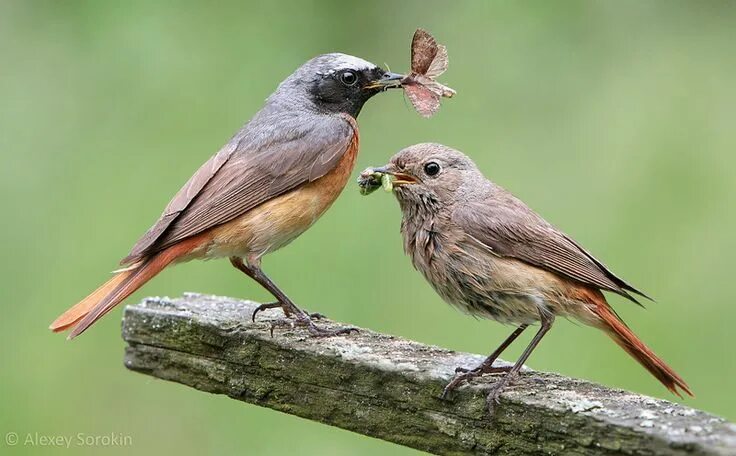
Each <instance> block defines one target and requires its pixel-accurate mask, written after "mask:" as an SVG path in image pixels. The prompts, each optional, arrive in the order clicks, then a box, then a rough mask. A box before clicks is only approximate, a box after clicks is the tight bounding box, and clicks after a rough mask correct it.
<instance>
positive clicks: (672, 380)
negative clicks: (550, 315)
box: [594, 296, 693, 397]
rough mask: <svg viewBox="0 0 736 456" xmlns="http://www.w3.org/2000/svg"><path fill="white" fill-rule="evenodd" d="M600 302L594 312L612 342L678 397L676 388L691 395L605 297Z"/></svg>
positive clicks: (678, 377)
mask: <svg viewBox="0 0 736 456" xmlns="http://www.w3.org/2000/svg"><path fill="white" fill-rule="evenodd" d="M601 298H602V299H604V298H603V296H601ZM602 304H603V305H601V303H600V302H598V303H596V306H595V308H594V311H595V313H596V314H597V315H598V316H599V317H600V319H601V329H603V330H604V331H606V333H607V334H608V335H609V336H611V338H612V339H613V340H614V342H616V343H617V344H618V345H619V346H621V348H623V349H624V350H626V353H628V354H629V355H631V356H632V357H633V358H634V359H635V360H637V361H638V362H639V364H641V365H642V366H644V368H645V369H646V370H648V371H649V372H650V373H651V374H652V375H654V376H655V377H656V378H657V380H659V381H660V382H662V384H663V385H664V386H665V387H666V388H667V389H668V390H670V391H671V392H673V393H674V394H676V395H678V396H679V397H682V395H681V394H680V392H679V391H678V390H677V388H680V389H681V390H683V391H684V392H685V393H687V394H689V395H690V396H693V393H692V391H690V387H689V386H687V383H685V380H683V379H682V377H680V376H679V375H677V373H676V372H675V371H674V370H672V368H671V367H670V366H668V365H667V363H665V362H664V361H662V359H660V358H659V357H658V356H657V355H655V354H654V352H653V351H652V350H650V349H649V347H647V346H646V345H644V342H642V341H641V340H640V339H639V338H638V337H636V334H634V333H633V332H632V331H631V330H630V329H629V327H628V326H626V323H624V322H623V321H621V319H620V318H619V317H618V315H616V314H615V313H614V312H613V310H612V309H611V308H610V307H609V306H608V304H607V303H606V302H605V299H604V300H603V302H602Z"/></svg>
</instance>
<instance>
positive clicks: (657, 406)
mask: <svg viewBox="0 0 736 456" xmlns="http://www.w3.org/2000/svg"><path fill="white" fill-rule="evenodd" d="M256 305H257V304H256V303H254V302H249V301H239V300H235V299H232V298H224V297H215V296H205V295H198V294H186V295H185V296H184V297H183V298H179V299H169V298H148V299H146V300H145V301H143V302H142V303H141V304H137V305H134V306H129V307H127V309H126V311H125V317H124V320H123V337H124V338H125V340H126V341H127V342H128V344H129V346H128V347H127V349H126V354H125V365H126V366H127V367H128V368H129V369H132V370H134V371H137V372H142V373H145V374H148V375H152V376H154V377H158V378H162V379H165V380H171V381H175V382H178V383H182V384H184V385H188V386H191V387H193V388H197V389H199V390H202V391H206V392H209V393H216V394H226V395H228V396H230V397H231V398H233V399H237V400H240V401H244V402H249V403H252V404H256V405H260V406H262V407H268V408H271V409H275V410H279V411H282V412H285V413H289V414H293V415H297V416H301V417H304V418H307V419H310V420H314V421H319V422H321V423H325V424H329V425H331V426H337V427H341V428H344V429H349V430H351V431H354V432H357V433H359V434H364V435H368V436H371V437H376V438H379V439H383V440H387V441H389V442H395V443H398V444H400V445H405V446H408V447H412V448H417V449H419V450H424V451H427V452H431V453H436V454H565V455H578V454H580V455H582V454H591V453H592V454H628V455H663V454H709V455H710V454H717V455H734V454H736V426H735V425H734V424H731V423H728V422H726V421H724V420H723V419H721V418H718V417H715V416H713V415H709V414H707V413H704V412H701V411H698V410H694V409H691V408H688V407H684V406H681V405H678V404H674V403H671V402H668V401H664V400H659V399H652V398H649V397H645V396H640V395H637V394H634V393H630V392H626V391H621V390H614V389H609V388H604V387H602V386H600V385H596V384H593V383H590V382H586V381H584V380H577V379H572V378H567V377H563V376H560V375H556V374H550V373H541V372H534V371H531V370H528V371H526V372H525V373H524V374H523V375H522V379H520V380H519V381H518V382H517V383H516V384H515V385H514V386H512V387H510V388H509V389H507V390H506V392H504V393H503V395H502V398H501V404H500V405H499V406H498V407H497V411H496V414H495V416H494V418H493V419H490V418H489V417H488V416H487V413H486V409H485V391H486V390H487V387H488V385H489V384H490V383H492V382H493V381H494V380H495V378H497V377H495V378H494V376H491V377H488V378H483V379H481V380H476V381H474V382H473V384H472V385H469V386H463V387H460V388H459V389H458V390H457V391H456V392H455V393H454V395H453V397H452V398H451V400H441V399H439V394H440V392H441V391H442V388H443V386H444V385H445V383H447V381H448V380H449V379H450V378H451V377H452V375H453V373H454V369H455V367H457V366H466V367H473V366H475V365H476V364H477V363H479V362H480V361H481V360H482V359H483V357H482V356H480V355H472V354H467V353H458V352H454V351H450V350H446V349H443V348H438V347H432V346H428V345H423V344H420V343H417V342H412V341H409V340H405V339H402V338H399V337H395V336H389V335H386V334H378V333H375V332H373V331H370V330H361V331H360V332H359V333H358V334H351V335H349V336H338V337H331V338H313V337H309V336H308V334H307V332H306V331H305V330H304V329H303V328H277V329H276V330H275V332H274V336H273V337H271V336H270V335H269V328H270V321H271V320H272V319H274V318H276V317H277V316H278V315H281V314H280V311H279V310H272V311H266V312H264V313H263V314H261V316H259V321H258V322H257V323H251V321H250V316H251V313H252V312H253V309H254V308H255V306H256ZM321 324H323V325H326V326H328V327H329V326H334V323H332V322H330V321H323V322H321Z"/></svg>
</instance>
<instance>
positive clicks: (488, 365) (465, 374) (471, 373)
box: [440, 324, 529, 399]
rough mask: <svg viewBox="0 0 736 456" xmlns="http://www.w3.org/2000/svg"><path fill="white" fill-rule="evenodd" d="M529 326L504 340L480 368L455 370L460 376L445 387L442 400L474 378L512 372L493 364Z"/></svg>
mask: <svg viewBox="0 0 736 456" xmlns="http://www.w3.org/2000/svg"><path fill="white" fill-rule="evenodd" d="M527 326H529V325H526V324H524V325H521V326H519V327H518V328H516V329H515V330H514V332H512V333H511V335H510V336H509V337H507V338H506V340H504V341H503V342H502V343H501V345H499V346H498V348H496V349H495V350H494V351H493V353H491V354H490V355H488V357H487V358H486V359H485V360H483V362H482V363H480V365H478V367H476V368H475V369H472V370H469V369H465V368H463V367H458V368H456V369H455V373H456V374H458V375H456V376H455V378H453V379H452V380H451V381H450V383H448V384H447V386H445V389H444V390H442V395H441V396H440V397H441V398H442V399H444V398H446V397H447V395H448V394H450V392H451V391H452V390H454V389H455V388H456V387H457V386H458V385H459V384H461V383H462V382H464V381H467V380H470V379H472V378H475V377H478V376H480V375H483V374H493V373H499V372H508V371H509V370H511V367H509V366H502V367H493V363H494V362H495V361H496V360H497V359H498V357H499V356H501V353H503V351H504V350H506V349H507V348H508V346H509V345H511V343H512V342H513V341H514V340H516V338H517V337H519V335H520V334H521V333H522V332H524V330H525V329H526V328H527Z"/></svg>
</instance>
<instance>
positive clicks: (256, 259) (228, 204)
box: [50, 53, 402, 338]
mask: <svg viewBox="0 0 736 456" xmlns="http://www.w3.org/2000/svg"><path fill="white" fill-rule="evenodd" d="M401 78H402V75H398V74H394V73H389V72H387V71H384V70H383V69H381V68H379V67H378V66H376V65H374V64H372V63H370V62H367V61H365V60H363V59H360V58H358V57H354V56H350V55H346V54H339V53H333V54H325V55H320V56H318V57H315V58H313V59H311V60H309V61H308V62H306V63H305V64H303V65H302V66H301V67H299V68H298V69H297V70H296V71H295V72H294V73H293V74H291V75H290V76H289V77H287V78H286V79H285V80H284V81H283V82H282V83H281V84H280V85H279V86H278V88H277V89H276V91H275V92H274V93H273V94H272V95H271V96H270V97H269V98H268V99H267V100H266V103H265V105H264V106H263V108H261V110H260V111H258V112H257V113H256V114H255V116H253V118H252V119H251V120H250V121H249V122H248V123H246V124H245V125H244V126H243V127H242V128H241V129H240V131H238V132H237V133H236V134H235V136H233V137H232V139H231V140H230V141H229V142H228V143H227V144H225V146H223V147H222V149H220V151H219V152H217V154H215V155H214V156H213V157H212V158H210V159H209V160H208V161H207V162H206V163H205V164H204V165H202V167H201V168H199V170H197V172H196V173H195V174H194V175H193V176H192V177H191V178H190V179H189V181H188V182H187V183H186V184H185V185H184V187H182V189H181V190H179V192H178V193H177V194H176V195H175V196H174V198H173V199H172V200H171V202H170V203H169V205H168V206H167V207H166V209H165V210H164V212H163V214H161V217H160V218H159V219H158V221H157V222H156V223H155V224H154V225H153V226H152V227H151V228H150V229H149V230H148V232H146V233H145V234H144V235H143V237H141V238H140V240H139V241H138V242H137V243H136V244H135V245H134V246H133V249H132V250H131V252H130V254H129V255H128V256H126V257H125V258H123V260H122V261H121V265H122V266H123V269H121V270H118V271H116V274H115V275H114V276H113V277H112V278H111V279H110V280H109V281H107V282H106V283H104V284H103V285H102V286H100V287H99V288H98V289H97V290H95V291H94V292H92V294H90V295H89V296H87V297H86V298H84V299H83V300H82V301H80V302H79V303H78V304H76V305H75V306H73V307H72V308H70V309H69V310H67V311H66V312H64V313H63V314H62V315H61V316H60V317H59V318H57V319H56V320H55V321H54V322H53V323H52V324H51V326H50V329H51V330H53V331H55V332H56V331H64V330H67V329H71V333H70V334H69V338H73V337H75V336H78V335H79V334H81V333H82V332H84V331H85V330H86V329H87V328H89V327H90V326H91V325H92V324H93V323H95V322H96V321H97V320H99V319H100V318H101V317H102V316H104V315H105V314H106V313H108V312H109V311H110V310H111V309H112V308H113V307H115V305H117V304H118V303H120V302H121V301H123V300H124V299H125V298H126V297H128V296H129V295H130V294H131V293H133V292H134V291H136V290H137V289H138V288H140V287H141V286H142V285H143V284H145V283H146V282H147V281H149V280H150V279H151V278H152V277H154V276H155V275H156V274H158V273H159V272H161V270H163V269H164V268H165V267H167V266H169V265H171V264H174V263H180V262H184V261H188V260H192V259H211V258H220V257H229V258H230V261H231V263H232V264H233V266H235V267H236V268H238V269H239V270H241V271H242V272H244V273H245V274H247V275H248V276H250V277H251V278H252V279H253V280H255V281H256V282H258V283H259V284H260V285H262V286H263V287H264V288H265V289H266V290H268V291H269V292H270V293H271V294H272V295H273V296H274V297H275V298H276V300H277V302H275V303H271V304H266V305H264V306H262V307H261V308H260V309H261V310H262V309H263V308H270V307H278V306H280V307H281V308H282V309H283V310H284V313H285V314H286V315H287V316H291V317H292V318H294V321H295V322H296V323H297V324H300V325H304V326H306V327H307V328H308V329H309V331H310V332H311V333H312V334H314V335H332V334H335V333H341V332H345V331H346V330H347V329H344V328H343V329H341V330H337V331H327V330H325V329H322V328H319V327H318V326H317V325H315V324H314V322H313V321H312V319H311V318H310V316H309V315H308V314H307V313H306V312H304V311H303V310H301V309H300V308H298V307H297V306H296V305H295V304H294V303H293V302H292V301H291V300H290V299H289V298H288V296H287V295H286V294H285V293H284V292H282V291H281V290H280V289H279V288H278V287H277V286H276V284H274V283H273V281H271V280H270V279H269V278H268V276H267V275H266V274H265V273H264V272H263V270H262V269H261V259H262V258H263V256H264V255H266V254H268V253H270V252H273V251H275V250H277V249H279V248H281V247H284V246H285V245H287V244H288V243H289V242H291V241H293V240H294V239H295V238H296V237H297V236H299V235H300V234H302V233H303V232H304V231H305V230H307V229H308V228H309V227H310V226H312V224H313V223H314V222H315V221H317V219H318V218H319V217H320V216H321V215H322V214H324V212H325V211H326V210H327V209H328V208H329V207H330V205H332V203H333V202H334V201H335V199H336V198H337V196H338V195H339V194H340V192H341V191H342V189H343V188H344V187H345V184H346V183H347V180H348V178H349V176H350V173H351V172H352V169H353V165H354V164H355V160H356V156H357V154H358V144H359V140H358V126H357V123H356V118H357V116H358V114H359V113H360V111H361V109H362V108H363V105H364V104H365V102H366V101H368V100H369V99H370V98H371V97H373V96H374V95H376V94H378V93H380V92H382V91H384V90H386V89H388V88H392V87H399V86H400V80H401ZM254 317H255V315H254Z"/></svg>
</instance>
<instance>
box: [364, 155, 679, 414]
mask: <svg viewBox="0 0 736 456" xmlns="http://www.w3.org/2000/svg"><path fill="white" fill-rule="evenodd" d="M372 171H373V172H374V173H379V174H380V173H384V174H390V175H392V176H393V189H394V194H395V195H396V198H397V200H398V201H399V205H400V206H401V211H402V214H403V218H402V222H401V233H402V235H403V238H404V249H405V251H406V253H407V254H408V255H409V256H410V257H411V259H412V263H413V264H414V267H415V268H416V269H418V270H419V271H420V272H421V273H422V274H423V275H424V277H425V278H426V279H427V280H428V281H429V283H430V284H431V285H432V287H434V289H435V290H436V291H437V293H439V295H440V296H441V297H442V298H443V299H444V300H445V301H447V302H448V303H450V304H452V305H454V306H456V307H457V308H459V309H460V310H462V311H464V312H467V313H469V314H471V315H474V316H477V317H484V318H490V319H492V320H496V321H499V322H501V323H507V324H514V325H517V326H518V327H517V329H516V330H515V331H514V332H513V333H512V334H511V335H510V336H509V337H508V338H507V339H506V340H505V341H504V342H503V343H502V344H501V346H499V347H498V348H497V349H496V350H495V351H494V352H493V353H492V354H491V355H490V356H488V358H486V360H485V361H483V363H481V364H480V365H479V366H478V367H476V368H475V369H472V370H466V369H462V368H459V369H458V375H457V376H456V377H455V378H454V379H453V380H452V381H451V382H450V383H449V384H448V385H447V386H446V387H445V390H444V392H443V397H445V396H446V395H447V394H448V393H449V392H450V391H452V390H453V389H454V388H455V387H456V386H458V385H459V384H460V383H462V382H463V381H466V380H468V379H471V378H473V377H477V376H479V375H482V374H485V373H496V372H507V374H506V375H505V376H504V377H503V378H502V379H500V380H499V381H497V382H496V383H495V384H494V386H493V387H492V389H491V392H490V393H489V395H488V407H489V410H490V411H491V412H492V410H493V407H494V404H495V403H497V402H498V398H499V396H500V393H501V391H502V390H503V388H504V387H505V386H506V385H508V384H509V383H510V382H511V381H513V379H514V378H515V377H516V376H518V374H519V371H520V370H521V367H522V366H523V364H524V363H525V362H526V360H527V358H528V357H529V355H530V354H531V352H532V351H533V350H534V348H535V347H536V346H537V344H538V343H539V341H540V340H541V339H542V337H544V335H545V334H546V333H547V331H549V330H550V328H551V327H552V323H553V322H554V320H555V317H557V316H561V317H568V318H569V317H572V318H575V319H577V320H579V321H581V322H582V323H584V324H586V325H590V326H593V327H596V328H598V329H601V330H603V331H604V332H605V333H606V334H608V335H609V336H610V337H611V338H612V339H613V340H614V341H615V342H616V343H617V344H618V345H620V346H621V348H623V349H624V350H626V352H627V353H628V354H629V355H631V356H632V357H633V358H634V359H636V360H637V361H638V362H639V363H640V364H641V365H642V366H644V368H645V369H647V370H648V371H649V372H650V373H651V374H652V375H654V376H655V377H656V378H657V380H659V381H660V382H662V384H663V385H664V386H665V387H666V388H667V389H668V390H670V391H671V392H673V393H675V394H677V395H678V396H680V393H679V392H678V390H677V388H680V389H681V390H683V391H684V392H685V393H687V394H689V395H692V392H691V391H690V388H689V387H688V385H687V384H686V383H685V381H684V380H683V379H682V378H681V377H680V376H679V375H677V374H676V373H675V371H674V370H672V368H671V367H669V366H668V365H667V364H666V363H665V362H664V361H662V360H661V359H660V358H659V357H658V356H657V355H655V354H654V352H653V351H652V350H650V349H649V348H648V347H647V346H646V345H644V343H643V342H642V341H641V340H640V339H639V338H638V337H637V336H636V335H635V334H634V333H633V332H632V331H631V329H629V327H628V326H627V325H626V323H624V322H623V321H622V320H621V318H619V317H618V315H617V314H616V312H615V311H614V310H613V309H612V308H611V306H610V305H609V304H608V302H607V301H606V298H605V297H604V296H603V293H602V291H609V292H613V293H616V294H619V295H621V296H624V297H625V298H628V299H630V300H632V301H634V302H637V301H636V299H635V298H634V297H633V296H632V294H637V295H640V296H644V297H646V295H644V294H643V293H642V292H640V291H639V290H637V289H636V288H634V287H633V286H631V285H629V284H628V283H626V282H625V281H624V280H622V279H620V278H619V277H617V276H616V275H614V274H613V273H612V272H611V271H610V270H609V269H608V268H607V267H606V266H605V265H604V264H603V263H601V262H600V261H598V260H597V259H596V258H594V257H593V256H592V255H591V254H590V253H588V252H587V251H586V250H585V249H583V248H582V247H580V245H578V244H577V243H576V242H575V241H574V240H572V239H571V238H570V237H569V236H567V235H566V234H564V233H563V232H561V231H560V230H558V229H557V228H555V227H553V226H552V225H550V224H549V223H547V222H546V221H545V220H544V219H543V218H542V217H541V216H539V215H537V214H536V213H535V212H534V211H532V210H531V209H530V208H529V207H527V206H526V204H524V203H523V202H522V201H521V200H519V199H518V198H516V197H514V196H513V195H511V194H510V193H509V192H508V191H506V190H504V189H503V188H501V187H499V186H498V185H496V184H494V183H493V182H491V181H489V180H488V179H486V178H485V176H483V174H482V173H481V172H480V171H479V170H478V168H477V167H476V166H475V164H474V163H473V161H472V160H470V159H469V158H468V157H467V156H465V155H464V154H462V153H461V152H459V151H457V150H454V149H451V148H449V147H446V146H443V145H440V144H417V145H414V146H411V147H408V148H406V149H404V150H402V151H400V152H399V153H397V154H396V155H395V156H393V157H392V158H391V161H390V163H389V164H388V165H386V166H384V167H381V168H374V169H372ZM536 322H540V323H541V328H540V329H539V331H538V332H537V334H536V335H535V336H534V338H533V339H532V341H531V343H530V344H529V346H528V347H527V348H526V350H524V352H523V353H522V355H521V357H520V358H519V359H518V361H517V362H516V363H515V364H514V365H513V367H511V368H505V367H494V366H493V362H494V361H495V360H496V359H497V358H498V357H499V356H500V355H501V353H502V352H503V350H504V349H505V348H506V347H508V346H509V344H511V342H513V340H514V339H516V338H517V337H518V336H519V335H520V334H521V333H522V332H523V331H524V330H525V329H526V328H527V327H528V326H529V325H530V324H533V323H536Z"/></svg>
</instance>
